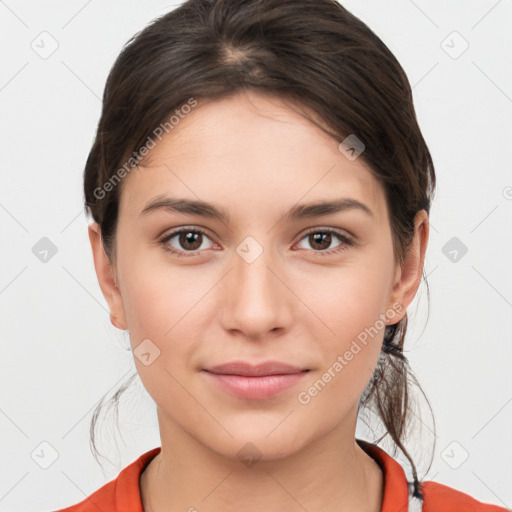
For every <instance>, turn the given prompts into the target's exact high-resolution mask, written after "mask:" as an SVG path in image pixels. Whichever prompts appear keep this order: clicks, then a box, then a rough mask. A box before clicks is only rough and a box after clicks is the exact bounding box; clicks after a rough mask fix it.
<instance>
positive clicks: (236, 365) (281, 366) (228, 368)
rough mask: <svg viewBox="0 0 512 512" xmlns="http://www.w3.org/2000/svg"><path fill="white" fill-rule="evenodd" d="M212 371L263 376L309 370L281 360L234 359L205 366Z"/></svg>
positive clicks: (225, 373)
mask: <svg viewBox="0 0 512 512" xmlns="http://www.w3.org/2000/svg"><path fill="white" fill-rule="evenodd" d="M204 370H205V371H207V372H210V373H217V374H222V375H242V376H244V377H262V376H264V375H286V374H290V373H300V372H303V371H308V369H307V368H300V367H298V366H292V365H289V364H286V363H281V362H279V361H267V362H265V363H261V364H257V365H253V364H250V363H246V362H245V361H233V362H231V363H224V364H219V365H217V366H211V367H209V368H204Z"/></svg>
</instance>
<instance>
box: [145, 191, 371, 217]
mask: <svg viewBox="0 0 512 512" xmlns="http://www.w3.org/2000/svg"><path fill="white" fill-rule="evenodd" d="M159 210H164V211H169V212H178V213H185V214H189V215H197V216H199V217H207V218H211V219H217V220H219V221H221V222H223V223H225V224H228V223H229V222H230V215H229V213H228V211H227V210H225V209H223V208H219V207H217V206H214V205H213V204H210V203H207V202H205V201H201V200H192V199H180V198H174V197H168V196H163V195H160V196H157V197H155V198H153V199H152V200H150V201H149V202H148V203H147V204H146V206H145V207H144V209H143V210H142V211H141V212H140V214H139V217H141V216H145V215H147V214H149V213H151V212H155V211H159ZM348 210H359V211H362V212H364V213H366V214H367V215H369V216H370V217H375V215H374V213H373V212H372V210H371V209H370V208H369V207H368V206H366V205H365V204H364V203H361V202H360V201H357V200H355V199H349V198H342V199H336V200H333V201H320V202H316V203H307V204H300V205H296V206H294V207H292V208H291V209H290V210H288V212H286V213H285V214H284V217H283V218H284V219H285V220H287V221H296V220H301V219H307V218H311V217H321V216H326V215H331V214H333V213H338V212H343V211H348Z"/></svg>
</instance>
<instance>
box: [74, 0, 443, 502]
mask: <svg viewBox="0 0 512 512" xmlns="http://www.w3.org/2000/svg"><path fill="white" fill-rule="evenodd" d="M243 90H254V91H257V92H260V93H266V94H269V95H272V96H276V97H279V98H281V99H282V100H283V101H289V104H290V105H291V106H297V105H299V108H300V110H302V114H303V115H305V116H306V117H307V118H308V119H310V120H311V121H312V122H314V123H315V124H316V125H317V126H319V127H320V128H321V129H322V130H324V131H325V132H326V133H328V134H329V135H330V136H332V137H333V138H334V139H335V140H337V141H339V142H341V141H343V140H344V139H345V138H346V137H348V136H349V135H355V136H356V137H357V139H358V140H359V141H362V143H363V144H364V146H365V147H364V152H363V153H362V154H361V155H360V157H359V158H362V159H363V160H364V161H365V162H366V164H367V165H368V166H369V168H370V169H371V171H372V172H373V173H374V175H375V177H376V178H377V180H378V181H379V182H380V183H381V184H382V186H383V189H384V191H385V197H386V201H387V206H388V211H389V218H390V225H391V232H392V236H393V248H394V253H395V257H396V259H397V261H399V262H400V263H401V262H402V261H403V258H404V255H405V254H406V252H407V250H408V248H409V247H410V244H411V242H412V240H413V236H414V218H415V215H416V213H417V212H418V211H420V210H422V209H423V210H426V211H427V213H428V212H429V209H430V203H431V198H432V194H433V191H434V187H435V172H434V165H433V162H432V158H431V155H430V152H429V150H428V148H427V145H426V143H425V140H424V138H423V136H422V134H421V131H420V128H419V126H418V122H417V118H416V114H415V110H414V106H413V98H412V91H411V86H410V84H409V81H408V79H407V76H406V74H405V72H404V70H403V69H402V67H401V66H400V64H399V63H398V61H397V59H396V58H395V57H394V56H393V54H392V53H391V52H390V50H389V49H388V48H387V46H386V45H385V44H384V43H383V42H382V41H381V40H380V39H379V38H378V37H377V36H376V35H375V34H374V33H373V32H372V31H371V30H370V29H369V28H368V27H367V26H366V25H365V24H364V23H363V22H362V21H361V20H359V19H358V18H357V17H355V16H354V15H352V14H351V13H349V12H348V11H347V10H346V9H345V8H344V7H342V6H341V5H340V4H339V3H338V2H336V1H335V0H236V1H234V0H188V1H186V2H185V3H183V4H182V5H180V6H179V7H178V8H176V9H174V10H173V11H171V12H169V13H167V14H165V15H163V16H161V17H159V18H157V19H155V20H154V21H152V22H151V23H150V24H149V25H148V26H147V27H146V28H144V29H143V30H142V31H140V32H139V33H137V34H136V35H135V36H134V37H132V39H130V41H128V43H127V44H126V45H125V46H124V48H123V50H122V52H121V53H120V55H119V57H118V58H117V60H116V62H115V63H114V65H113V67H112V69H111V71H110V73H109V76H108V79H107V82H106V86H105V91H104V94H103V109H102V113H101V119H100V121H99V124H98V128H97V133H96V137H95V140H94V143H93V146H92V148H91V151H90V154H89V156H88V158H87V163H86V166H85V171H84V194H85V209H86V213H87V214H90V215H92V217H93V219H94V221H95V222H97V223H98V224H99V226H100V227H101V235H102V241H103V245H104V247H105V252H106V254H107V256H108V257H109V258H110V259H111V260H115V247H116V243H115V240H116V226H117V221H118V212H119V200H120V197H121V192H122V188H123V187H122V185H123V180H122V176H124V175H125V174H126V173H127V172H129V170H130V169H132V168H134V167H136V166H137V164H138V163H140V161H142V160H141V159H140V158H141V156H143V151H142V149H143V148H144V147H145V146H147V144H148V141H150V140H151V141H154V140H155V139H156V138H157V136H158V135H159V134H160V133H161V132H162V128H160V131H158V129H159V128H158V127H164V128H165V131H166V132H169V131H170V130H171V129H172V126H170V125H171V124H172V122H170V121H169V119H170V118H171V116H172V115H173V113H176V114H179V112H184V111H185V110H181V109H182V108H183V106H184V105H191V104H192V102H191V99H192V100H193V101H199V102H200V101H201V99H203V98H204V99H208V100H216V99H220V98H223V97H226V96H229V95H231V94H233V93H236V92H238V91H243ZM188 108H189V109H190V107H188ZM308 113H309V114H311V113H314V115H313V116H310V115H309V114H308ZM318 120H321V122H320V123H319V122H318ZM171 136H172V135H171ZM158 138H159V137H158ZM127 162H128V163H129V165H128V166H127ZM123 169H124V171H123ZM406 327H407V316H405V317H404V318H403V319H402V321H400V322H399V323H398V324H396V325H394V326H391V327H390V328H388V329H387V331H386V336H385V339H384V343H383V346H382V351H381V354H380V357H379V361H378V363H377V366H376V369H375V372H374V374H373V376H372V378H371V379H370V381H369V383H368V385H367V387H366V389H365V390H364V393H363V394H362V396H361V400H360V409H361V408H368V409H369V410H372V411H374V412H375V413H376V414H377V415H378V416H379V418H380V419H381V420H382V422H383V424H384V426H385V429H386V434H385V435H389V436H390V437H391V439H392V440H393V442H394V443H395V444H396V446H397V447H398V448H399V449H400V450H401V451H402V452H403V453H404V455H405V456H406V457H407V459H408V460H409V462H410V463H411V466H412V471H413V477H414V485H415V494H416V495H417V496H420V495H421V491H420V489H419V483H418V477H417V472H416V467H415V464H414V461H413V460H412V457H411V456H410V454H409V453H408V451H407V449H406V447H405V444H404V443H405V439H406V437H407V427H408V424H409V420H410V416H411V414H412V413H411V398H412V397H411V395H410V390H409V387H410V385H414V386H416V387H417V388H418V389H419V390H420V391H421V388H420V387H419V384H418V383H417V381H416V379H415V377H414V375H413V374H412V372H411V370H410V368H409V365H408V361H407V358H406V356H405V355H404V353H403V346H404V338H405V334H406ZM134 377H135V375H133V376H132V377H131V378H130V381H131V380H133V378H134ZM125 388H126V386H125V387H124V388H121V390H119V391H118V393H116V395H115V396H114V398H113V402H114V403H117V401H118V400H119V393H120V392H122V391H123V389H125ZM102 403H103V401H102V402H100V404H99V406H98V408H97V410H96V411H95V414H94V415H93V418H92V422H91V441H92V446H93V448H94V451H95V452H96V446H95V443H94V432H95V424H96V419H97V417H98V413H99V409H101V405H102Z"/></svg>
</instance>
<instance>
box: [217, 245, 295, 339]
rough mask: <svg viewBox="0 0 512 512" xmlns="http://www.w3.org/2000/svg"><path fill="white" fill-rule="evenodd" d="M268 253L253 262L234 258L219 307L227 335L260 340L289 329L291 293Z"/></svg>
mask: <svg viewBox="0 0 512 512" xmlns="http://www.w3.org/2000/svg"><path fill="white" fill-rule="evenodd" d="M270 252H271V251H267V250H263V252H262V253H261V255H260V256H259V257H258V258H257V259H256V260H254V261H251V260H250V259H244V257H242V256H240V255H239V254H238V253H237V254H235V255H234V257H233V268H232V270H231V272H229V273H228V275H227V276H226V282H225V283H224V286H223V288H222V294H223V296H222V297H221V306H220V307H221V311H220V315H221V323H222V325H223V327H224V329H225V330H226V331H231V332H232V333H233V332H238V333H239V334H240V333H242V334H243V336H245V337H246V338H250V339H252V340H261V339H264V338H266V337H268V336H271V335H275V334H276V333H278V332H279V331H283V332H284V331H287V330H288V329H289V327H290V325H291V322H292V304H291V301H292V300H293V293H292V292H291V291H290V290H289V289H288V288H287V286H286V284H285V282H286V279H285V278H284V276H283V275H282V273H283V272H282V270H281V271H280V270H279V268H278V265H277V263H276V260H275V259H274V260H273V259H272V258H271V254H270ZM271 333H272V334H271Z"/></svg>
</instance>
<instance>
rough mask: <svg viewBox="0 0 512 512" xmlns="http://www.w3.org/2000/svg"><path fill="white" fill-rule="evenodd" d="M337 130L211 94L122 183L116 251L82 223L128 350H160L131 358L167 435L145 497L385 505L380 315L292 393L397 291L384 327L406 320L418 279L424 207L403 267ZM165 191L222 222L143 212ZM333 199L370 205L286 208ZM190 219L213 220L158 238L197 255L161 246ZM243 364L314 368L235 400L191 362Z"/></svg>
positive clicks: (170, 501) (218, 504) (261, 100)
mask: <svg viewBox="0 0 512 512" xmlns="http://www.w3.org/2000/svg"><path fill="white" fill-rule="evenodd" d="M339 142H340V141H336V140H334V139H333V138H331V137H329V136H328V135H326V134H325V133H324V132H323V131H321V130H320V129H319V128H318V127H317V126H315V125H314V124H313V123H311V122H310V121H308V120H307V119H305V118H304V117H303V116H301V115H300V114H298V113H296V112H293V111H292V110H291V109H290V108H288V107H287V105H286V104H285V103H283V101H282V100H280V99H278V98H276V97H270V96H264V95H262V94H260V93H256V92H247V91H246V92H243V93H236V94H235V95H232V96H230V97H228V98H224V99H222V100H217V101H208V102H206V101H203V102H200V103H199V105H198V106H197V107H195V108H194V109H193V110H192V111H191V113H189V114H188V115H187V116H185V118H184V119H182V120H181V121H180V123H179V124H178V125H177V126H176V127H175V128H174V129H173V130H172V131H171V132H169V134H167V135H166V136H164V138H163V139H162V140H161V141H160V142H159V143H158V144H157V146H156V148H154V149H152V150H151V152H150V155H149V158H150V159H151V160H150V161H149V160H148V161H147V162H150V164H151V165H147V167H144V168H141V169H140V171H132V172H131V173H130V174H129V175H128V176H126V177H125V178H124V180H123V183H122V187H123V188H122V194H121V200H120V210H119V224H118V230H117V238H116V256H115V259H114V260H113V261H109V259H108V258H107V257H106V255H105V251H104V248H103V246H102V242H101V238H100V229H99V226H98V225H97V224H96V223H93V224H91V225H90V227H89V237H90V242H91V247H92V251H93V256H94V264H95V269H96V273H97V276H98V281H99V284H100V287H101V290H102V292H103V294H104V296H105V298H106V300H107V302H108V305H109V308H110V312H111V321H112V323H113V325H115V326H116V327H118V328H119V329H127V330H128V331H129V333H130V339H131V344H132V349H134V350H135V349H136V347H137V346H138V345H139V343H141V341H142V340H144V339H150V340H151V342H152V343H154V345H156V346H157V347H158V349H159V350H160V355H159V357H157V358H156V359H154V361H153V362H152V363H151V364H150V365H148V366H146V365H144V364H142V362H141V361H140V360H139V359H138V358H137V357H134V361H135V364H136V367H137V371H138V372H139V375H140V378H141V380H142V382H143V384H144V386H145V388H146V389H147V391H148V392H149V394H150V395H151V397H152V398H153V399H154V401H155V402H156V405H157V414H158V421H159V428H160V436H161V446H162V451H161V453H160V454H159V455H158V456H157V457H155V458H154V459H153V460H152V461H151V462H150V464H149V465H148V466H147V468H146V470H145V471H144V473H143V474H142V476H141V479H140V489H141V496H142V501H143V506H144V510H146V511H152V512H160V511H164V510H165V511H166V512H169V511H178V510H179V511H186V510H189V509H190V508H191V507H194V508H196V509H197V510H200V511H205V512H207V511H211V512H213V511H219V510H223V511H232V510H233V511H234V510H240V508H243V510H244V511H246V512H256V511H261V510H265V511H268V512H278V511H279V512H281V511H282V510H288V511H292V512H294V511H297V512H298V511H300V512H303V510H304V508H305V509H307V510H309V511H315V510H323V511H327V512H329V511H333V512H334V511H337V512H340V511H356V510H357V511H363V510H364V511H371V512H377V511H380V509H381V504H382V490H383V477H382V472H381V470H380V468H379V467H378V465H377V464H376V463H375V461H374V460H373V459H372V458H371V457H369V456H368V455H367V454H366V453H365V452H364V451H363V450H362V449H361V448H359V446H358V445H357V444H356V442H355V428H356V420H357V408H358V403H359V399H360V396H361V394H362V392H363V390H364V388H365V386H366V385H367V383H368V381H369V379H370V377H371V375H372V373H373V371H374V369H375V366H376V363H377V359H378V356H379V352H380V350H381V346H382V339H383V334H384V328H382V329H380V330H379V332H378V335H376V336H374V337H373V338H371V340H370V341H369V342H368V343H367V344H366V345H365V346H364V347H363V348H362V350H360V352H358V353H357V355H355V356H354V357H353V359H352V360H351V361H350V362H348V364H346V366H344V368H343V370H342V371H340V372H338V373H337V374H336V376H335V377H334V378H332V379H331V380H330V382H329V383H328V384H327V385H326V386H325V387H324V389H323V390H322V391H321V392H319V393H318V394H317V395H316V396H314V397H312V398H311V400H310V402H309V403H307V404H301V403H300V402H299V401H298V399H297V396H298V394H299V393H300V392H301V391H304V390H307V389H308V388H309V387H310V386H311V385H312V384H313V383H314V382H316V381H317V380H318V379H319V378H321V377H322V375H323V374H324V373H325V372H326V371H327V369H328V368H329V367H332V365H333V363H334V362H335V361H336V359H337V357H338V356H339V355H340V354H344V353H345V351H346V350H348V349H349V347H350V345H351V343H352V341H353V340H354V339H356V337H357V335H358V334H359V333H361V332H362V331H364V329H365V328H368V327H370V326H373V325H375V324H376V320H377V319H378V318H379V314H383V313H385V312H386V311H389V310H390V309H392V308H393V305H395V310H396V307H397V306H396V305H397V304H398V305H400V306H401V307H402V310H401V312H400V313H396V314H395V316H394V317H393V318H392V319H391V320H389V321H388V322H387V323H390V324H393V323H396V322H398V321H399V320H400V319H401V318H402V317H403V315H404V313H405V309H406V308H407V306H408V305H409V304H410V303H411V301H412V300H413V298H414V295H415V294H416V291H417V289H418V286H419V283H420V280H421V275H422V269H423V261H424V255H425V250H426V246H427V241H428V217H427V214H426V213H425V212H424V211H422V212H419V213H418V214H417V216H416V218H415V237H414V240H413V243H412V245H411V248H410V250H409V252H408V253H407V254H406V256H405V259H404V261H403V264H402V265H399V264H398V263H397V261H396V260H395V257H394V253H393V244H392V236H391V227H390V223H389V217H388V210H387V206H386V201H385V196H384V189H383V188H382V186H381V185H380V183H379V182H378V181H377V180H376V179H375V177H374V176H373V174H372V172H371V171H370V169H369V168H368V167H367V166H366V164H365V163H364V161H363V159H362V158H361V157H360V158H357V159H356V160H354V161H350V160H348V159H347V158H346V157H345V155H344V154H342V153H341V152H340V151H339V149H338V144H339ZM363 155H364V153H363ZM160 194H167V195H172V196H173V197H180V198H186V199H201V200H203V201H207V202H209V203H213V204H215V205H217V206H219V207H222V208H224V209H225V210H226V211H227V212H229V214H230V216H231V220H230V222H229V223H223V222H221V221H219V220H217V219H211V218H206V217H200V216H198V215H191V214H184V213H177V212H170V211H164V210H160V211H156V212H153V213H151V214H149V215H145V216H140V212H141V211H142V210H143V208H144V206H145V205H146V204H147V203H148V202H149V201H150V200H151V199H152V198H154V197H155V196H158V195H160ZM338 198H351V199H354V200H357V201H360V202H361V203H364V204H365V205H366V206H368V208H369V209H370V210H371V212H372V213H373V214H372V215H369V214H367V213H365V212H364V211H363V210H361V209H350V210H345V211H341V212H337V213H334V214H329V215H327V216H321V217H313V218H307V219H302V220H298V221H290V220H286V219H285V218H284V213H285V212H286V211H288V210H289V209H290V208H291V207H293V206H295V205H296V204H297V203H301V204H303V203H309V202H317V201H322V200H327V199H338ZM182 226H186V227H189V228H202V229H203V230H205V231H206V232H207V236H203V237H202V238H201V235H199V237H200V240H199V242H198V244H197V245H196V246H195V247H199V249H194V246H193V244H190V242H189V244H188V245H187V242H186V240H185V245H183V240H182V244H181V245H180V243H179V242H180V237H179V235H178V236H176V237H174V238H173V239H172V240H170V241H168V242H167V245H171V246H172V247H174V248H175V249H177V250H181V251H182V252H185V253H187V251H188V254H190V253H192V254H193V255H192V256H185V257H178V256H176V255H174V254H170V253H169V252H166V251H165V250H164V246H163V244H162V243H159V241H158V240H159V238H160V236H163V235H165V234H168V233H171V232H172V231H173V230H175V229H176V228H179V227H182ZM309 228H322V229H326V228H331V229H333V230H337V231H339V232H340V233H341V234H345V235H350V237H351V238H352V240H354V242H355V243H354V244H353V245H347V244H345V243H343V242H342V241H341V240H340V239H338V238H337V237H336V236H335V235H332V238H331V241H330V244H329V240H327V242H326V243H324V245H322V244H321V243H319V242H315V239H314V238H313V237H312V236H309V235H308V234H307V233H306V230H308V229H309ZM247 236H251V237H253V238H254V239H255V240H256V241H257V243H258V244H259V246H260V247H261V248H262V250H263V252H262V254H261V255H260V256H259V257H258V258H257V259H256V260H255V261H253V262H252V263H248V262H247V261H245V260H244V259H243V258H242V257H240V256H239V254H238V253H237V251H236V249H237V247H238V246H239V244H240V243H241V242H242V241H243V240H244V239H245V238H246V237H247ZM339 247H342V250H341V251H339V252H336V253H333V252H332V251H334V250H335V249H337V248H339ZM322 251H323V252H324V253H325V252H329V251H330V252H331V254H328V255H325V254H324V255H322V254H319V253H321V252H322ZM237 359H242V360H245V361H251V362H253V363H254V364H256V363H259V362H262V361H268V360H278V361H283V362H286V363H288V364H293V365H297V366H300V367H302V368H308V369H310V371H309V373H308V374H307V375H306V376H305V377H304V378H303V380H302V381H301V382H300V384H298V385H297V386H294V387H292V388H291V389H288V390H286V391H284V392H283V393H281V394H279V395H277V396H274V397H271V398H269V399H264V400H245V399H242V398H237V397H234V396H232V395H229V394H227V393H225V392H224V391H222V390H220V389H218V388H217V387H216V386H212V385H211V382H210V381H209V380H208V379H207V378H206V376H205V374H204V373H203V372H201V371H200V370H201V369H202V368H205V367H207V366H212V365H215V364H221V363H224V362H228V361H233V360H237ZM248 442H251V443H252V444H253V445H254V446H255V447H257V450H258V452H259V454H260V455H261V459H260V460H259V461H258V462H257V463H256V464H255V465H253V466H251V467H247V466H246V465H245V464H243V463H242V462H241V461H240V460H239V458H238V456H237V453H238V451H239V450H240V449H241V448H242V447H243V446H244V445H246V443H248ZM191 510H193V509H191Z"/></svg>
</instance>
